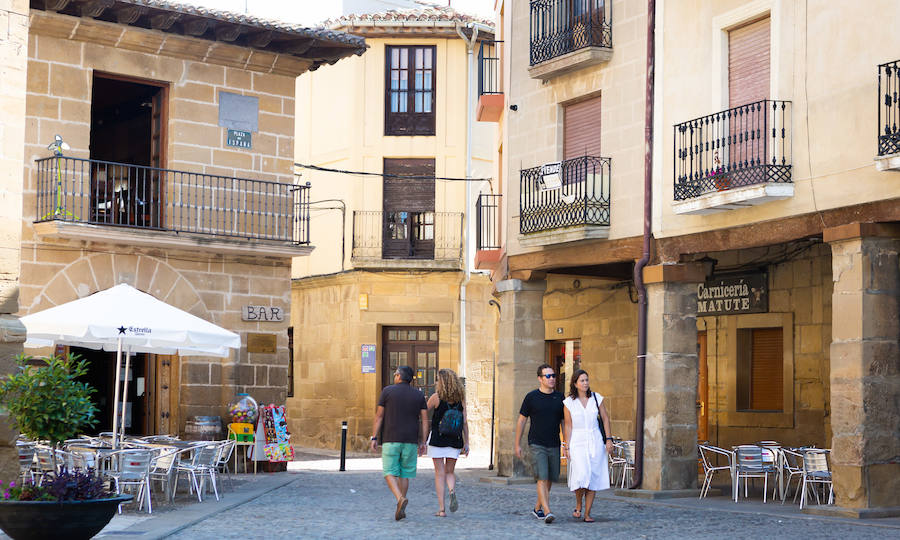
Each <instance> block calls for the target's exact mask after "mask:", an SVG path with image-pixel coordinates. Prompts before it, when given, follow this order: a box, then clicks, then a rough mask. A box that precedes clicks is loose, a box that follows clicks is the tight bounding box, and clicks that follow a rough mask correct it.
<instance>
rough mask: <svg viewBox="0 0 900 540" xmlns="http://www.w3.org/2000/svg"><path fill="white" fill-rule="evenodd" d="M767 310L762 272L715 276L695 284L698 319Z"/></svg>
mask: <svg viewBox="0 0 900 540" xmlns="http://www.w3.org/2000/svg"><path fill="white" fill-rule="evenodd" d="M767 311H769V289H768V278H767V275H766V274H765V273H759V274H741V275H732V276H726V277H714V278H711V279H708V280H707V281H706V283H701V284H699V285H697V316H698V317H707V316H713V315H739V314H743V313H766V312H767Z"/></svg>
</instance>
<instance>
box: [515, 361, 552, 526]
mask: <svg viewBox="0 0 900 540" xmlns="http://www.w3.org/2000/svg"><path fill="white" fill-rule="evenodd" d="M537 375H538V384H539V387H538V388H537V389H536V390H532V391H531V392H529V393H528V394H527V395H526V396H525V399H524V400H523V401H522V407H521V408H520V409H519V421H518V422H517V423H516V457H518V458H519V459H522V448H521V446H520V443H519V441H520V440H521V439H522V431H523V429H524V428H525V421H526V420H527V419H528V418H530V419H531V427H530V428H529V430H528V447H529V448H530V449H531V459H532V465H533V467H534V479H535V480H536V481H537V498H538V502H537V505H536V506H535V508H534V509H533V510H532V511H531V514H532V515H533V516H534V517H536V518H538V519H542V520H544V523H547V524H550V523H553V521H554V520H555V519H556V517H555V516H554V515H553V514H552V513H551V512H550V487H551V486H552V485H553V482H555V481H556V480H557V479H558V478H559V430H560V426H561V425H562V422H563V395H562V393H561V392H557V391H556V372H555V371H554V370H553V368H552V367H550V365H549V364H541V365H540V366H538V369H537Z"/></svg>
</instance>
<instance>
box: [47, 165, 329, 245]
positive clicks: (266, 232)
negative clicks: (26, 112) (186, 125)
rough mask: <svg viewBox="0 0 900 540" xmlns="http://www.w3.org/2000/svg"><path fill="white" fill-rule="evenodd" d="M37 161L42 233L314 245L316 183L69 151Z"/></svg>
mask: <svg viewBox="0 0 900 540" xmlns="http://www.w3.org/2000/svg"><path fill="white" fill-rule="evenodd" d="M36 164H37V196H36V202H37V204H36V214H35V219H34V222H35V224H36V225H35V229H36V230H37V232H38V234H51V235H57V236H60V237H67V238H76V239H78V238H80V239H93V240H105V241H110V242H116V243H122V242H124V243H129V244H134V245H148V246H158V247H184V248H190V249H194V248H195V247H197V246H202V248H203V249H207V250H211V251H218V252H223V253H234V254H254V255H260V254H261V255H283V256H293V255H300V254H303V253H304V252H308V251H309V250H310V249H311V248H310V247H309V185H308V184H307V185H293V184H286V183H280V182H271V181H263V180H252V179H247V178H233V177H227V176H219V175H212V174H202V173H193V172H187V171H178V170H171V169H161V168H156V167H145V166H141V165H130V164H126V163H114V162H109V161H100V160H95V159H81V158H72V157H64V156H60V157H49V158H43V159H38V160H36Z"/></svg>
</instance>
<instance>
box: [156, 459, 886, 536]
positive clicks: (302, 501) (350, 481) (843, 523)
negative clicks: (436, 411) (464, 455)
mask: <svg viewBox="0 0 900 540" xmlns="http://www.w3.org/2000/svg"><path fill="white" fill-rule="evenodd" d="M486 473H487V471H484V470H477V469H471V470H463V471H461V473H460V484H459V488H458V493H459V499H460V510H459V512H456V513H455V514H454V513H451V514H449V515H448V517H446V518H438V517H435V516H434V515H433V514H434V512H435V511H436V510H437V502H436V498H435V495H434V484H433V475H432V473H431V471H420V474H419V477H418V478H416V479H414V480H413V481H412V482H411V487H410V495H409V498H410V503H409V507H408V508H407V516H408V517H407V519H405V520H402V521H399V522H397V521H394V519H393V512H394V500H393V497H392V496H391V495H390V492H389V491H388V489H387V487H386V485H385V484H384V481H383V478H382V475H381V474H380V473H379V472H377V471H368V472H366V471H348V472H343V473H338V472H331V471H319V470H304V471H299V472H293V473H286V475H287V476H288V477H290V478H291V481H290V483H288V484H286V485H284V486H282V487H279V488H277V489H274V490H272V491H269V492H268V493H266V494H264V495H261V496H259V497H257V498H255V499H253V500H250V501H248V502H247V503H246V504H242V505H240V506H237V507H235V508H233V509H231V510H229V512H228V514H227V515H228V519H222V518H221V517H220V516H215V517H212V518H210V519H205V520H202V521H199V522H197V523H195V524H193V525H191V526H190V527H187V528H184V529H182V530H181V531H180V532H178V533H177V534H175V535H174V536H173V538H180V539H192V540H193V539H215V540H227V539H245V538H272V537H276V536H289V537H303V538H328V539H338V538H356V539H358V538H398V537H412V536H417V537H436V538H441V537H443V538H491V539H497V538H515V537H523V536H535V535H540V536H542V537H546V538H566V539H571V538H573V537H600V536H602V537H603V538H666V539H671V538H710V539H712V538H717V539H720V538H723V537H727V538H737V539H742V538H747V539H757V538H762V537H779V538H784V537H791V538H811V537H816V538H840V539H846V538H853V539H862V540H866V539H876V538H877V539H883V538H886V537H900V524H891V523H876V524H873V523H872V522H859V521H851V520H839V519H830V518H820V517H811V516H806V515H803V514H799V513H798V512H797V510H796V509H790V508H788V507H787V505H785V506H784V507H782V506H781V505H780V504H777V505H771V506H772V511H773V512H776V511H778V512H785V513H784V514H778V513H760V512H758V511H755V510H754V509H755V508H756V506H753V503H746V505H743V506H742V505H737V506H740V507H741V508H739V509H738V511H732V510H731V509H729V508H728V507H727V506H725V505H724V502H725V501H724V500H723V504H709V503H710V501H699V502H693V501H686V500H678V501H677V502H672V501H666V502H656V501H638V500H635V499H623V498H620V497H617V496H615V495H614V494H613V492H612V491H609V492H602V493H601V494H600V495H599V496H598V499H597V501H596V504H595V508H594V512H593V517H594V518H595V519H596V520H597V523H593V524H589V523H583V522H581V521H576V520H574V519H573V518H571V516H570V514H571V511H572V507H573V506H574V504H573V502H574V501H573V498H572V496H571V495H570V494H569V493H568V492H567V491H566V490H565V488H564V487H562V486H555V487H554V489H553V491H552V492H551V507H552V508H553V509H554V511H555V512H556V514H557V517H558V520H557V522H556V523H554V524H552V525H546V524H544V523H542V522H540V521H538V520H536V519H535V518H533V517H532V516H531V514H530V509H531V507H532V505H533V503H534V487H533V486H527V485H513V486H498V485H492V484H488V483H482V482H479V481H478V479H479V477H482V476H485V475H486ZM723 499H724V498H723ZM729 504H734V503H729ZM775 506H778V507H779V508H777V509H776V508H774V507H775ZM782 509H783V510H782ZM789 511H792V512H793V513H788V512H789ZM235 523H240V526H239V527H237V526H235Z"/></svg>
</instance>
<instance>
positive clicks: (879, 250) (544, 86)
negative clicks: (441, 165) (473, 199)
mask: <svg viewBox="0 0 900 540" xmlns="http://www.w3.org/2000/svg"><path fill="white" fill-rule="evenodd" d="M546 4H547V5H551V4H555V3H554V2H549V3H546ZM576 4H577V5H576ZM701 4H702V5H701ZM572 5H576V7H575V8H573V10H572V11H571V12H570V15H569V16H568V18H567V17H562V19H561V20H560V21H561V22H559V24H560V25H562V26H563V27H564V28H563V27H561V28H557V30H559V31H562V32H568V33H569V34H567V35H570V37H571V41H569V42H567V43H569V44H570V45H571V47H570V49H568V50H564V51H560V50H558V49H552V48H548V47H547V46H546V43H545V42H543V41H542V40H543V39H545V38H546V36H543V34H542V33H541V31H533V32H531V33H530V34H529V33H523V32H519V31H518V30H519V29H521V28H526V27H528V25H529V23H531V28H532V29H535V28H537V29H538V30H540V29H541V28H543V27H542V26H541V25H540V24H537V25H535V21H536V20H539V19H540V17H541V9H543V8H542V6H544V4H539V5H538V4H532V5H528V4H527V3H518V2H516V3H513V2H498V8H497V16H498V21H499V23H498V29H499V30H498V34H499V35H498V37H499V38H500V39H504V46H505V49H504V52H503V54H502V65H503V67H502V68H501V70H502V73H503V80H504V88H503V90H504V94H505V96H504V97H505V106H504V107H503V113H502V115H501V116H500V119H499V125H500V129H501V133H502V135H501V140H502V141H503V152H502V154H501V155H498V158H497V163H498V164H499V168H500V171H501V172H502V174H503V176H504V178H509V179H511V180H512V181H510V182H508V183H507V184H505V185H504V190H503V191H502V193H503V197H504V201H503V211H504V215H503V216H502V218H501V222H502V223H504V224H505V231H506V234H505V237H504V238H503V239H502V242H501V249H500V250H498V251H499V253H497V254H495V255H494V256H493V257H492V259H493V260H496V261H498V262H497V263H496V264H493V265H492V270H493V277H492V279H493V282H494V286H495V291H496V292H497V294H498V296H499V298H500V304H501V308H502V310H501V319H500V323H499V330H498V333H499V338H498V339H499V351H500V354H499V361H498V366H499V370H498V377H499V379H500V380H503V381H504V384H506V385H508V386H507V388H506V391H505V392H501V393H500V394H499V395H500V396H501V397H499V398H498V403H497V410H498V422H499V424H498V425H499V430H498V440H497V448H498V456H497V461H498V463H499V464H500V468H499V471H500V474H501V475H514V474H521V473H524V472H525V471H526V470H527V464H526V463H523V462H519V461H518V460H517V459H515V458H514V456H513V455H512V449H513V440H512V438H513V428H514V426H515V414H516V407H517V406H518V402H519V401H520V400H521V398H522V395H524V393H525V392H526V391H527V390H529V389H530V388H533V387H534V386H535V382H534V376H533V370H534V367H535V366H536V365H538V364H539V363H541V362H543V361H546V360H548V359H549V360H551V361H552V360H554V359H555V357H556V356H558V355H557V354H556V353H554V351H555V350H556V349H554V347H555V345H554V341H556V340H558V339H569V340H573V341H577V342H578V346H579V353H580V354H579V355H575V357H574V358H576V359H578V360H579V361H580V365H581V367H583V368H585V369H587V370H588V371H589V372H590V374H591V380H592V386H594V387H595V389H597V390H598V391H599V392H600V393H601V394H604V395H606V394H605V393H609V396H608V397H609V399H610V404H611V405H612V407H611V408H612V411H611V412H612V416H613V426H614V429H613V431H614V433H613V435H615V436H619V437H622V438H624V439H634V438H635V433H634V430H635V429H637V425H636V424H635V422H634V420H638V419H635V406H636V404H637V401H638V397H639V396H638V395H637V393H636V392H632V393H629V392H628V391H627V390H626V389H634V388H635V387H636V384H637V380H636V375H635V373H636V368H635V366H636V365H637V363H638V362H637V361H636V359H635V355H636V353H637V346H636V340H635V334H636V332H637V317H638V315H637V308H636V306H635V304H634V302H635V301H636V300H637V298H638V295H637V291H636V285H635V283H634V281H633V278H632V270H633V267H634V264H635V262H636V261H637V260H638V259H639V258H640V257H641V241H642V238H641V218H642V215H641V214H642V213H643V212H642V209H641V201H642V200H643V198H644V194H643V193H642V190H641V189H639V188H637V187H636V186H640V185H641V184H642V182H641V179H642V178H643V165H644V163H643V159H642V158H643V157H644V156H643V154H644V152H643V150H644V143H645V132H644V127H645V126H644V122H643V115H644V112H645V107H646V105H647V104H646V103H645V99H644V96H645V93H644V77H645V66H646V63H647V56H646V36H647V28H646V26H647V24H646V23H647V19H646V13H645V12H644V10H645V5H641V4H639V3H632V2H615V1H614V2H604V3H595V2H583V3H582V2H574V3H572ZM656 6H657V8H656V9H657V11H656V14H655V20H656V34H655V42H654V47H655V57H654V72H653V73H654V75H655V77H654V86H655V96H654V101H653V108H654V115H653V122H654V123H653V126H652V127H653V136H654V138H653V141H652V142H653V154H652V159H653V161H652V163H653V169H652V189H653V192H652V205H651V208H652V211H651V213H650V215H649V216H648V217H649V218H651V219H652V239H651V257H650V262H649V265H648V266H647V267H646V268H645V269H644V271H643V276H642V277H643V281H644V283H645V284H646V289H647V297H648V309H649V314H648V320H647V356H646V384H645V387H644V405H645V412H644V417H643V418H642V419H639V420H642V421H643V426H644V427H643V437H644V452H643V456H642V457H643V475H642V478H641V487H642V488H643V489H645V490H649V491H651V492H659V491H666V492H669V491H675V492H681V493H685V491H683V490H690V489H693V488H696V486H697V477H696V472H697V445H698V441H706V442H708V443H709V444H713V445H716V446H720V447H724V448H726V449H730V448H731V447H732V446H733V445H737V444H742V443H755V442H757V441H760V440H776V441H778V442H780V443H782V444H784V445H788V446H802V445H815V446H818V447H825V448H830V449H831V453H830V455H829V460H830V465H831V468H832V471H833V478H834V490H835V498H836V505H835V506H834V507H832V508H813V509H810V510H809V511H812V512H832V513H837V514H842V515H849V516H857V517H859V516H882V515H892V514H896V513H897V512H900V510H898V507H897V503H896V501H897V500H898V495H900V485H898V484H897V482H896V481H895V479H896V478H897V476H898V475H897V474H895V473H893V472H891V471H896V470H897V467H900V463H898V462H897V457H896V456H897V455H898V451H897V448H898V447H897V444H900V442H898V441H900V439H898V438H897V436H896V433H898V432H900V427H898V426H900V411H898V410H897V407H896V403H897V396H898V395H900V371H898V364H897V358H900V354H898V351H900V343H898V335H900V330H898V329H900V322H898V320H900V297H898V292H897V288H898V283H900V266H898V259H897V250H898V245H900V244H898V242H900V236H898V230H897V222H898V220H900V214H898V208H900V204H898V198H900V191H898V186H897V185H896V183H895V182H892V181H891V178H892V177H891V174H893V173H891V172H889V171H894V170H896V168H897V167H898V160H897V151H898V149H900V148H898V146H897V139H898V135H897V131H896V127H895V126H893V124H891V121H890V118H893V117H894V116H893V115H895V114H896V112H895V111H896V110H897V101H896V98H895V97H894V96H893V94H892V90H891V88H893V86H891V85H893V84H896V73H897V72H896V68H897V63H896V62H895V58H894V57H892V56H891V55H892V54H893V53H891V52H890V51H891V50H894V51H896V45H897V39H896V36H894V35H893V34H892V33H891V29H890V24H888V23H887V22H886V21H889V20H894V19H896V17H897V16H900V13H898V11H897V5H896V4H894V3H891V2H872V3H869V4H866V5H865V6H864V7H861V6H857V7H859V8H860V9H857V7H854V8H850V7H847V6H838V5H833V4H817V3H809V4H804V3H802V2H791V1H786V2H779V1H769V0H756V1H739V0H734V1H727V2H717V3H716V4H715V6H712V7H711V6H710V5H708V3H700V2H693V3H690V2H689V3H687V4H684V3H682V4H678V5H677V6H676V5H674V4H672V3H670V2H657V3H656ZM536 18H537V19H536ZM872 21H878V22H875V23H873V22H872ZM592 28H594V29H599V30H602V31H598V32H592V31H591V30H590V29H592ZM838 28H840V30H841V32H843V34H842V35H844V36H845V37H846V39H847V40H849V42H853V43H855V44H856V45H855V46H854V47H853V48H852V49H853V52H852V53H850V52H849V51H846V52H842V53H838V54H833V53H834V51H833V50H832V47H831V45H830V44H832V43H833V42H832V37H833V36H835V35H836V34H837V29H838ZM607 30H609V32H607ZM863 35H865V36H866V37H865V38H863V37H862V36H863ZM547 39H550V38H547ZM607 39H608V40H611V41H608V40H607ZM842 39H843V38H842ZM890 44H893V45H894V48H893V49H891V46H890ZM548 51H556V53H559V54H556V53H554V52H548ZM612 51H615V53H614V54H611V52H612ZM598 96H599V97H598ZM876 96H877V97H876ZM592 100H596V101H593V102H592ZM623 107H624V109H623ZM623 111H627V114H626V113H625V112H623ZM585 114H587V115H591V116H590V117H591V118H592V119H593V122H584V121H580V122H579V121H578V120H579V117H580V115H585ZM592 124H593V125H594V127H593V128H592V127H591V125H592ZM567 125H569V126H572V127H573V129H574V130H575V131H578V132H579V133H568V132H567V129H566V128H567ZM592 129H593V131H592ZM573 142H578V144H580V145H582V146H583V147H584V148H585V149H586V150H587V151H588V152H589V155H591V154H590V152H591V151H594V152H596V153H595V154H593V156H595V157H596V158H597V159H589V160H586V161H585V160H582V161H578V160H577V159H576V158H574V157H572V156H573V154H572V153H570V152H567V146H568V145H570V144H572V143H573ZM876 148H877V153H875V152H873V149H876ZM873 156H874V157H875V159H874V162H873ZM607 157H608V158H611V159H610V160H609V163H610V165H609V171H608V172H607V170H606V169H603V168H602V167H604V166H605V163H606V161H605V159H604V158H607ZM569 159H572V160H573V161H571V162H568V163H567V160H569ZM558 161H561V162H562V163H561V164H560V165H559V166H557V165H555V162H558ZM542 163H549V164H550V165H548V166H546V167H541V168H536V167H539V166H540V165H541V164H542ZM584 163H588V164H591V163H595V164H597V165H592V166H595V167H598V168H597V169H590V168H587V169H586V168H585V165H584ZM557 171H558V172H557ZM607 174H608V177H609V180H608V184H607V183H606V180H605V176H604V175H607ZM555 175H559V176H561V177H562V178H561V182H560V183H559V184H554V181H555V180H554V178H555ZM516 179H518V182H517V181H516ZM598 179H600V180H601V181H599V182H598ZM619 182H623V183H619ZM607 185H608V186H609V188H608V190H606V189H607V187H606V186H607ZM591 186H593V189H595V191H594V192H590V191H585V190H588V189H589V188H591ZM851 186H852V187H851ZM579 190H581V191H579ZM536 193H537V194H538V195H535V194H536ZM591 193H594V194H600V195H601V197H599V199H600V203H599V205H598V203H597V201H596V200H594V199H596V198H597V197H595V196H594V195H592V194H591ZM606 197H608V199H606ZM606 200H608V201H609V202H608V206H606V207H605V208H604V205H605V204H606ZM548 202H549V204H548ZM542 205H543V206H542ZM598 206H599V208H601V209H604V210H608V212H609V217H608V219H604V218H606V216H605V215H602V214H596V215H599V216H600V219H597V218H596V217H592V216H591V215H590V214H577V215H578V216H579V219H571V217H570V216H571V215H573V214H571V213H570V214H565V211H566V209H572V210H580V211H583V210H584V209H586V208H587V209H596V208H598ZM560 209H563V211H562V212H561V211H560ZM560 215H564V216H566V218H565V219H562V220H561V219H560V218H559V216H560ZM584 215H586V216H587V218H581V217H580V216H584ZM595 287H596V289H595ZM583 289H588V290H583ZM711 291H712V292H711ZM710 295H712V296H710ZM607 328H608V332H609V333H608V334H606V333H605V332H607V330H606V329H607ZM541 334H543V335H542V338H543V339H538V338H537V336H540V335H541ZM564 356H565V362H561V363H559V365H558V366H557V369H563V370H568V369H571V368H570V367H569V366H570V365H572V364H568V362H569V355H568V354H566V355H564ZM614 359H621V364H620V365H619V366H614V365H613V364H610V365H609V366H608V367H607V366H606V365H604V363H605V362H614V361H617V360H614ZM598 360H599V363H598ZM510 390H511V392H510ZM617 399H618V400H619V402H618V403H616V400H617Z"/></svg>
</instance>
